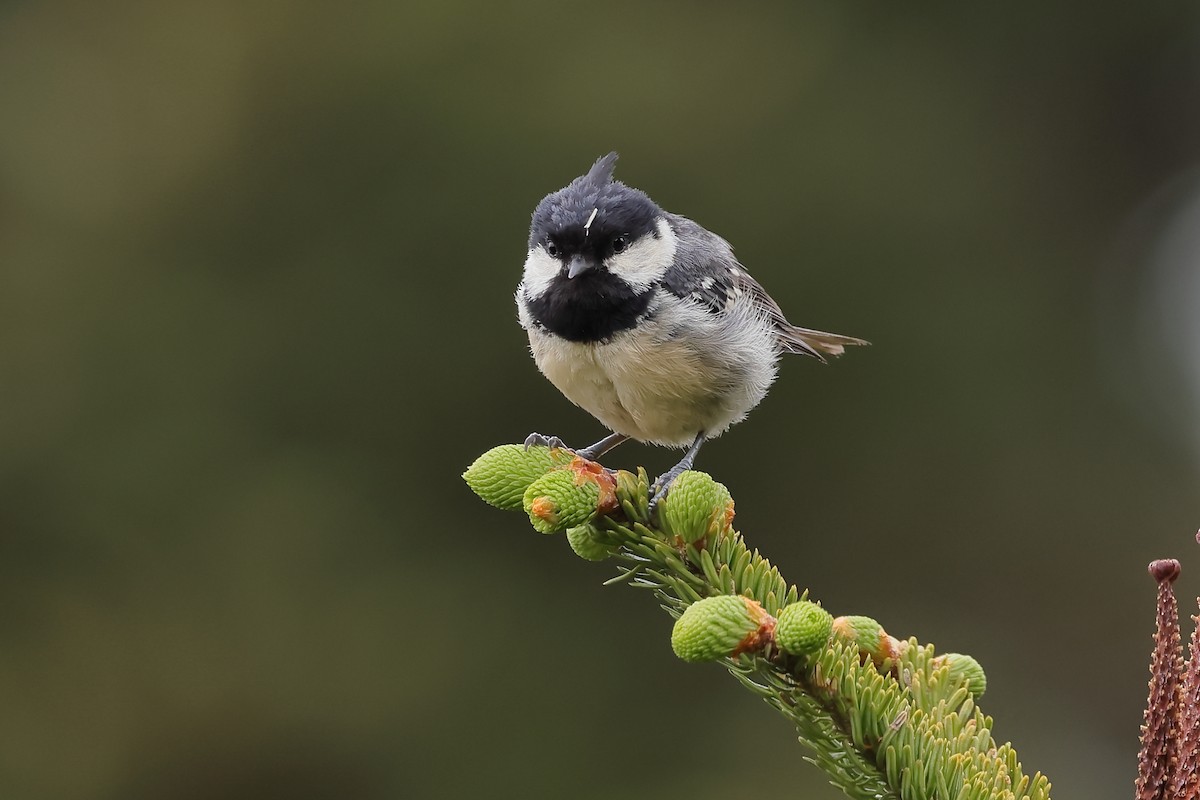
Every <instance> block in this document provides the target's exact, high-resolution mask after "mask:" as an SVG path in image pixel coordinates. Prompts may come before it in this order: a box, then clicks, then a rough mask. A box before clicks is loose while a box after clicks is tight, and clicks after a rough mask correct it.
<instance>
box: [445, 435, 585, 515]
mask: <svg viewBox="0 0 1200 800" xmlns="http://www.w3.org/2000/svg"><path fill="white" fill-rule="evenodd" d="M572 458H573V456H572V455H571V453H570V452H569V451H567V450H561V449H559V448H553V449H551V448H549V447H531V448H529V449H528V450H526V449H525V446H524V445H519V444H502V445H500V446H499V447H493V448H492V449H491V450H488V451H487V452H486V453H484V454H483V455H481V456H480V457H479V458H477V459H475V463H474V464H472V465H471V466H469V467H467V471H466V472H464V473H463V480H465V481H466V482H467V485H468V486H470V487H471V491H473V492H475V494H477V495H479V496H480V497H481V498H482V499H483V501H484V502H485V503H489V504H490V505H493V506H495V507H496V508H502V509H504V510H505V511H516V510H517V509H518V508H520V507H521V498H522V497H523V496H524V494H525V490H526V489H528V488H529V485H530V484H531V483H533V482H534V481H536V480H537V479H538V478H540V477H542V476H543V475H545V474H546V473H547V472H549V471H550V470H552V469H554V468H555V467H561V466H563V465H565V464H569V463H570V462H571V459H572Z"/></svg>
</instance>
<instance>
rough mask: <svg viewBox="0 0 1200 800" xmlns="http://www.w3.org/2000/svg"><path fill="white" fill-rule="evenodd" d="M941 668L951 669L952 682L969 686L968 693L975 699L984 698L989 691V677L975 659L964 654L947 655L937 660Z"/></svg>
mask: <svg viewBox="0 0 1200 800" xmlns="http://www.w3.org/2000/svg"><path fill="white" fill-rule="evenodd" d="M936 661H937V662H938V664H939V666H949V667H950V680H952V681H955V682H960V683H965V684H966V685H967V691H969V692H970V693H971V694H973V695H975V699H977V700H978V699H979V698H980V697H983V693H984V692H986V691H987V675H985V674H984V673H983V667H982V666H980V664H979V662H978V661H976V660H975V659H974V658H972V657H971V656H968V655H964V654H963V653H946V654H945V655H942V656H938V658H937V659H936Z"/></svg>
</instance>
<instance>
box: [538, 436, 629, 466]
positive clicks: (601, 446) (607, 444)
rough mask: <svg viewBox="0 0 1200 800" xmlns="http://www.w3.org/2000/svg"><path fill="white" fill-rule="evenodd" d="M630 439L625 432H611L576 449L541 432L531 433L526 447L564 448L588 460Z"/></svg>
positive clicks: (592, 459)
mask: <svg viewBox="0 0 1200 800" xmlns="http://www.w3.org/2000/svg"><path fill="white" fill-rule="evenodd" d="M628 439H629V437H628V436H626V435H625V434H623V433H610V434H609V435H608V436H605V437H604V438H603V439H601V440H600V441H598V442H596V443H595V444H593V445H588V446H587V447H585V448H583V449H581V450H575V449H574V448H571V447H567V445H566V444H565V443H564V442H563V440H562V439H560V438H558V437H557V436H543V435H542V434H540V433H531V434H529V436H527V437H525V449H526V450H528V449H529V448H531V447H557V448H560V449H562V450H566V451H567V452H570V453H574V454H575V455H577V456H579V457H580V458H586V459H587V460H588V461H595V460H596V459H597V458H599V457H600V456H602V455H604V454H605V453H607V452H608V451H609V450H612V449H613V448H614V447H616V446H617V445H619V444H621V443H622V442H624V441H627V440H628Z"/></svg>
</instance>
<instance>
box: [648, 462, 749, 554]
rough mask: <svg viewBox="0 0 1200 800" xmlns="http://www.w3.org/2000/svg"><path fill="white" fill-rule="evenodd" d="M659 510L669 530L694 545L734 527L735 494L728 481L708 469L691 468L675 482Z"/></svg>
mask: <svg viewBox="0 0 1200 800" xmlns="http://www.w3.org/2000/svg"><path fill="white" fill-rule="evenodd" d="M658 513H659V517H658V518H659V520H660V521H661V523H662V526H663V528H664V529H665V530H666V531H667V533H669V534H671V535H673V536H675V537H676V538H678V539H679V540H680V541H681V543H683V544H691V543H693V542H697V541H699V540H700V539H703V538H704V537H705V536H707V535H709V534H715V533H724V532H726V531H728V530H729V529H730V527H731V526H732V525H733V497H731V496H730V494H729V490H728V489H726V488H725V485H724V484H721V483H717V482H716V481H714V480H713V479H712V476H711V475H709V474H708V473H707V472H697V471H695V470H689V471H687V472H685V473H683V474H682V475H680V476H679V477H678V478H676V479H675V482H674V483H672V484H671V490H670V491H669V492H668V493H667V496H666V497H665V498H663V501H662V503H660V504H659V506H658Z"/></svg>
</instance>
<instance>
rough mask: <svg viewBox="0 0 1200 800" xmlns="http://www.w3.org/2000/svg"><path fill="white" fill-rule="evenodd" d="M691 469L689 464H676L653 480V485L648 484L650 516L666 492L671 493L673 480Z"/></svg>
mask: <svg viewBox="0 0 1200 800" xmlns="http://www.w3.org/2000/svg"><path fill="white" fill-rule="evenodd" d="M691 468H692V467H691V465H690V464H676V465H675V466H673V467H671V468H670V469H669V470H667V471H666V472H664V473H663V474H662V475H659V476H658V477H657V478H655V479H654V483H652V484H650V514H651V515H653V514H654V511H655V510H656V509H657V508H658V504H659V503H661V502H662V501H663V499H664V498H665V497H666V496H667V492H669V491H671V484H673V483H674V482H675V479H676V478H678V477H679V476H680V475H682V474H683V473H685V472H687V471H688V470H689V469H691Z"/></svg>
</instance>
